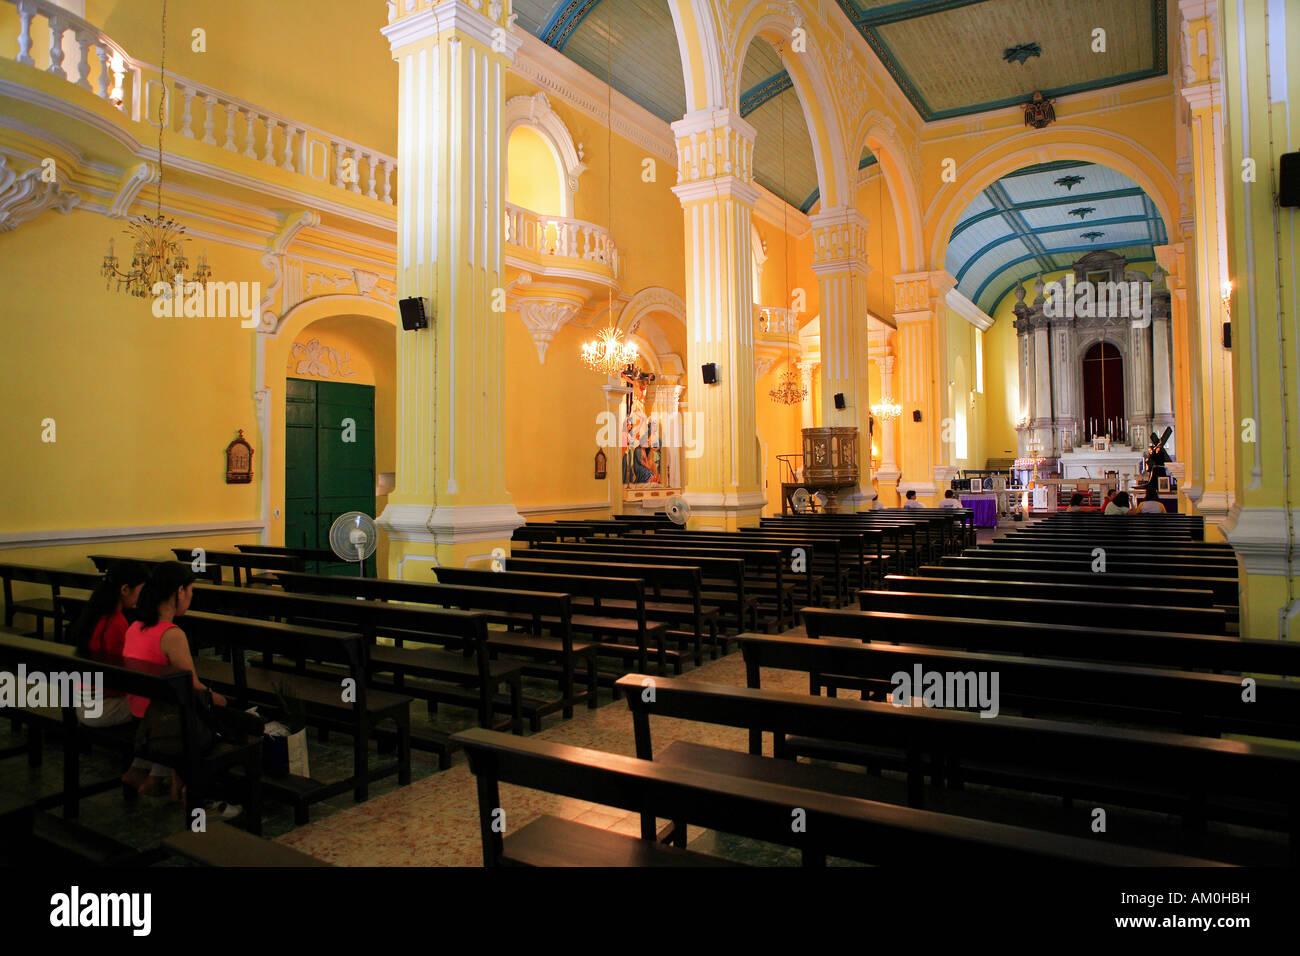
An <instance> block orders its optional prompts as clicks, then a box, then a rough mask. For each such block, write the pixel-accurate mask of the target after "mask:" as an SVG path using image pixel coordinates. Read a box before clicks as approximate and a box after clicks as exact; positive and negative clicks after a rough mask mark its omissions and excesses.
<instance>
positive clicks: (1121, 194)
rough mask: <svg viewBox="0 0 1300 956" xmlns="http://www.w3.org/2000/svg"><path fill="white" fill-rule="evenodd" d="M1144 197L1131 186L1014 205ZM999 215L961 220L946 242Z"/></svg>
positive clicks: (1039, 206) (993, 212)
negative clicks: (978, 223)
mask: <svg viewBox="0 0 1300 956" xmlns="http://www.w3.org/2000/svg"><path fill="white" fill-rule="evenodd" d="M1145 195H1146V194H1145V193H1144V192H1143V191H1142V188H1141V187H1140V186H1133V187H1131V188H1128V189H1108V190H1105V191H1103V192H1098V193H1078V194H1076V195H1073V196H1060V197H1057V198H1056V199H1031V200H1029V201H1028V202H1022V203H1016V207H1017V208H1019V209H1046V208H1048V207H1050V206H1064V205H1068V204H1072V203H1083V202H1091V201H1094V200H1098V199H1123V198H1125V197H1127V196H1145ZM1000 215H1002V211H1001V210H1000V209H989V210H986V211H985V212H978V213H976V214H975V215H973V216H971V217H970V218H969V219H963V220H962V221H961V222H959V223H957V225H956V226H954V227H953V230H952V235H950V236H949V237H948V241H949V242H951V241H952V240H953V239H955V238H957V236H958V235H959V234H960V233H961V232H963V231H964V230H966V229H968V228H969V227H971V226H973V225H975V223H977V222H983V221H984V220H985V219H991V218H993V217H994V216H1000Z"/></svg>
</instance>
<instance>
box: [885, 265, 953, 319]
mask: <svg viewBox="0 0 1300 956" xmlns="http://www.w3.org/2000/svg"><path fill="white" fill-rule="evenodd" d="M956 285H957V280H956V279H954V278H953V277H952V276H951V275H949V274H948V272H947V271H946V270H944V269H936V270H934V271H933V272H904V273H900V274H899V275H896V276H894V320H895V321H896V322H915V321H920V320H922V319H927V318H929V317H930V316H929V314H928V313H930V312H933V311H934V310H935V309H936V308H937V307H938V302H939V301H941V300H942V299H943V297H944V296H946V295H947V294H948V290H949V289H952V288H954V287H955V286H956ZM921 313H926V314H921Z"/></svg>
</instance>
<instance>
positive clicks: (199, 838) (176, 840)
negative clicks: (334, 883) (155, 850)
mask: <svg viewBox="0 0 1300 956" xmlns="http://www.w3.org/2000/svg"><path fill="white" fill-rule="evenodd" d="M163 846H165V847H166V848H167V849H168V850H169V851H171V852H172V853H174V854H175V855H176V856H180V857H184V858H185V859H187V860H192V861H193V862H195V863H200V864H202V865H203V866H237V867H250V866H252V867H265V866H269V867H277V868H279V867H300V866H330V865H331V864H329V863H326V862H325V861H323V860H318V859H316V857H314V856H308V855H307V854H306V853H302V852H300V851H298V850H295V849H294V848H293V847H290V846H285V845H284V844H283V843H275V842H273V841H271V840H262V839H259V838H258V837H255V836H250V835H249V834H247V833H245V832H244V831H243V830H236V829H235V828H234V827H232V826H230V825H229V824H228V823H224V822H222V821H221V820H213V821H210V822H209V823H208V825H207V829H206V830H200V831H198V832H195V831H193V830H190V829H185V830H182V831H181V832H180V833H177V834H174V835H172V836H169V837H168V838H167V839H166V840H164V841H163Z"/></svg>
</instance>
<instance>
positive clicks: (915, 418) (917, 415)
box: [912, 408, 921, 422]
mask: <svg viewBox="0 0 1300 956" xmlns="http://www.w3.org/2000/svg"><path fill="white" fill-rule="evenodd" d="M920 420H921V410H920V409H919V408H917V409H913V411H912V421H914V422H919V421H920Z"/></svg>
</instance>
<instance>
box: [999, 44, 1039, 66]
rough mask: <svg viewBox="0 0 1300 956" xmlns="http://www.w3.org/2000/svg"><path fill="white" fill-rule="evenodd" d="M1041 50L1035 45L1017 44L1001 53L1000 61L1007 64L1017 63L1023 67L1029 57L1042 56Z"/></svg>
mask: <svg viewBox="0 0 1300 956" xmlns="http://www.w3.org/2000/svg"><path fill="white" fill-rule="evenodd" d="M1042 55H1043V48H1042V47H1040V46H1039V45H1038V44H1037V43H1017V44H1016V45H1015V46H1009V47H1007V48H1006V49H1005V50H1003V51H1002V59H1004V60H1006V61H1007V62H1008V63H1012V62H1015V63H1019V64H1020V65H1021V66H1024V65H1025V61H1026V60H1028V59H1029V58H1030V57H1031V56H1042Z"/></svg>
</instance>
